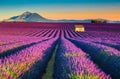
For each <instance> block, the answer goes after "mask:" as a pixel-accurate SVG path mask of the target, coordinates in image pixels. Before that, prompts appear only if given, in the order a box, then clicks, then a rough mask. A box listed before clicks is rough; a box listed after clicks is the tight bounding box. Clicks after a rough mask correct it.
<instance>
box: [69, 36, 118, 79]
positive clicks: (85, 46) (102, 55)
mask: <svg viewBox="0 0 120 79" xmlns="http://www.w3.org/2000/svg"><path fill="white" fill-rule="evenodd" d="M68 39H69V40H70V41H71V42H73V43H74V44H75V45H76V46H77V47H79V48H81V49H82V50H83V51H85V52H86V53H87V54H89V55H90V58H91V60H92V61H94V63H96V64H97V65H98V66H99V67H100V68H101V69H103V70H104V71H105V72H106V73H108V74H110V75H111V76H112V78H113V79H119V78H120V75H119V74H120V58H119V56H120V51H118V50H117V49H115V48H112V47H109V46H106V45H102V44H98V43H97V44H96V43H94V42H91V41H90V40H91V39H89V41H86V40H85V41H83V40H77V39H71V38H68Z"/></svg>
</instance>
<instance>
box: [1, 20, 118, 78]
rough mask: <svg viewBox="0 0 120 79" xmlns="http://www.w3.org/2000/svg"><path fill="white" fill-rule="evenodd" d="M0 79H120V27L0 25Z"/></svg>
mask: <svg viewBox="0 0 120 79" xmlns="http://www.w3.org/2000/svg"><path fill="white" fill-rule="evenodd" d="M75 25H83V26H84V29H85V31H84V32H77V31H75ZM0 79H120V24H101V23H97V24H94V23H92V24H89V23H37V22H36V23H27V22H13V23H6V22H1V23H0Z"/></svg>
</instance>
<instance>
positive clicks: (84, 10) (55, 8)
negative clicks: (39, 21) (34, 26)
mask: <svg viewBox="0 0 120 79" xmlns="http://www.w3.org/2000/svg"><path fill="white" fill-rule="evenodd" d="M26 11H30V12H33V13H35V12H36V13H39V14H40V15H41V16H43V17H45V18H48V19H76V20H82V19H97V18H103V19H109V20H120V0H0V20H3V19H7V18H10V17H11V16H15V15H20V14H22V13H24V12H26Z"/></svg>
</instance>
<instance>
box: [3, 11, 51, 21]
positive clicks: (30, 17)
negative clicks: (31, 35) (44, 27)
mask: <svg viewBox="0 0 120 79" xmlns="http://www.w3.org/2000/svg"><path fill="white" fill-rule="evenodd" d="M5 21H25V22H44V21H49V20H48V19H46V18H44V17H42V16H40V15H39V14H37V13H31V12H28V11H27V12H24V13H23V14H21V15H19V16H13V17H11V18H9V19H7V20H5Z"/></svg>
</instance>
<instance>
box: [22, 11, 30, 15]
mask: <svg viewBox="0 0 120 79" xmlns="http://www.w3.org/2000/svg"><path fill="white" fill-rule="evenodd" d="M23 14H32V13H31V12H29V11H26V12H24V13H23Z"/></svg>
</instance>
